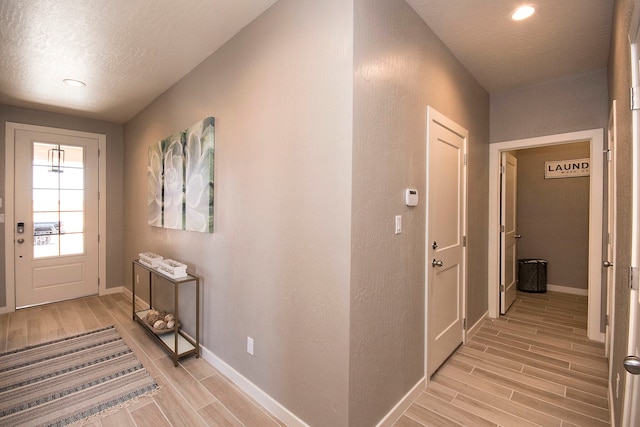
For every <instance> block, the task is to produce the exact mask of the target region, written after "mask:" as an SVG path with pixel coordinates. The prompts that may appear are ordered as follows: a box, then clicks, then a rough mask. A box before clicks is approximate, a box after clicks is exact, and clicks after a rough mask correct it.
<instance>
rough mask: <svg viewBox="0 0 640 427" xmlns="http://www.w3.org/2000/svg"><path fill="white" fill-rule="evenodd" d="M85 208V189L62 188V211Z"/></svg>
mask: <svg viewBox="0 0 640 427" xmlns="http://www.w3.org/2000/svg"><path fill="white" fill-rule="evenodd" d="M34 206H35V202H34ZM34 209H35V207H34ZM83 209H84V190H60V210H61V211H82V210H83Z"/></svg>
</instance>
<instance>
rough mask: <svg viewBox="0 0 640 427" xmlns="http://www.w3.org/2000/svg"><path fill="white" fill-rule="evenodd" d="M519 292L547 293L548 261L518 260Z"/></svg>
mask: <svg viewBox="0 0 640 427" xmlns="http://www.w3.org/2000/svg"><path fill="white" fill-rule="evenodd" d="M518 290H519V291H523V292H547V260H544V259H531V258H526V259H519V260H518Z"/></svg>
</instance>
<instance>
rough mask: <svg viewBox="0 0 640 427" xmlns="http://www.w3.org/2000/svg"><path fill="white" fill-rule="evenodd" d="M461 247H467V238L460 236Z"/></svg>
mask: <svg viewBox="0 0 640 427" xmlns="http://www.w3.org/2000/svg"><path fill="white" fill-rule="evenodd" d="M462 246H463V247H465V248H466V247H467V236H462Z"/></svg>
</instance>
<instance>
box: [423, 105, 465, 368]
mask: <svg viewBox="0 0 640 427" xmlns="http://www.w3.org/2000/svg"><path fill="white" fill-rule="evenodd" d="M429 117H430V119H429V135H428V147H427V153H428V154H427V155H428V163H427V164H428V168H429V169H428V172H427V175H428V176H427V180H428V191H429V201H428V203H429V204H428V228H427V230H428V231H427V233H428V234H427V250H426V253H427V260H426V262H427V265H426V271H427V272H428V273H427V274H428V283H427V299H428V303H427V310H428V313H427V329H428V331H427V336H428V337H427V340H428V341H427V368H426V369H427V378H429V377H431V375H432V374H433V373H434V372H435V371H436V369H438V368H439V367H440V365H442V363H443V362H444V361H445V360H446V359H447V357H449V356H450V355H451V353H453V352H454V351H455V350H456V348H457V347H458V346H459V345H460V344H461V343H462V342H463V339H464V327H463V318H464V313H463V301H464V280H465V257H464V243H463V241H464V230H465V228H464V227H465V191H466V185H465V170H464V153H465V144H466V138H467V135H466V131H465V130H464V129H462V128H459V127H458V126H457V125H455V123H453V122H451V121H449V120H448V119H446V117H444V116H441V115H439V114H438V113H437V112H435V111H433V110H432V109H430V110H429Z"/></svg>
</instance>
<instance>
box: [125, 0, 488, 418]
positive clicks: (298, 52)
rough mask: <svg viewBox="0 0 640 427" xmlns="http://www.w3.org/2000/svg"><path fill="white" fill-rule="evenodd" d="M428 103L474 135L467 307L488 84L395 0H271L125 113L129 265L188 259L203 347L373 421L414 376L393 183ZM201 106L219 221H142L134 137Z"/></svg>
mask: <svg viewBox="0 0 640 427" xmlns="http://www.w3.org/2000/svg"><path fill="white" fill-rule="evenodd" d="M354 8H355V12H354ZM354 75H355V79H354ZM428 105H432V106H434V107H435V108H436V109H438V110H439V111H440V112H442V113H443V114H445V115H447V116H449V117H450V118H451V119H453V120H455V121H457V122H458V123H459V124H461V125H462V126H464V127H466V128H467V129H469V131H470V134H471V137H470V142H469V153H470V158H471V160H470V163H471V164H472V165H473V164H475V165H477V166H476V167H470V168H469V206H470V207H469V218H470V221H469V242H470V247H469V295H468V304H469V305H468V313H469V318H470V321H471V323H473V322H474V321H475V320H477V319H479V318H480V317H481V316H482V314H483V313H484V312H486V310H487V293H486V292H487V286H486V271H487V259H486V249H485V248H486V243H487V235H486V222H487V191H488V190H487V174H486V170H485V168H484V167H482V165H483V164H485V163H486V162H487V161H488V145H487V144H488V140H489V129H488V123H489V96H488V94H487V93H486V92H485V91H484V90H483V89H482V88H481V87H480V86H479V85H478V83H477V82H476V81H475V80H474V79H473V78H472V77H471V76H470V74H469V73H468V72H467V71H466V70H465V69H464V67H462V65H460V63H458V61H457V60H456V59H455V58H454V57H453V56H452V55H451V54H450V53H449V52H448V50H447V49H446V48H445V47H444V46H443V45H442V43H441V42H440V41H439V40H438V39H437V37H435V35H434V34H433V33H432V32H431V31H430V30H429V29H428V28H427V27H426V25H425V24H424V22H423V21H422V20H421V19H420V18H419V17H418V16H417V15H416V14H415V13H414V12H413V10H412V9H411V8H409V6H408V5H407V4H406V3H405V2H404V1H402V0H394V1H392V2H389V1H381V0H358V1H356V2H355V3H351V2H344V1H341V0H331V1H327V2H312V1H293V0H281V1H279V2H278V3H276V4H275V5H274V6H273V7H272V8H271V9H269V10H268V11H267V12H266V13H265V14H263V15H262V16H260V17H259V18H258V19H256V20H255V21H254V22H253V23H252V24H251V25H249V26H248V27H247V28H245V29H244V30H242V31H241V32H240V33H238V34H237V35H236V36H235V37H234V38H233V39H231V40H230V41H229V42H228V43H227V44H226V45H225V46H223V47H222V48H221V49H220V50H219V51H217V52H215V53H214V54H213V55H212V56H211V57H209V58H208V59H207V60H205V61H204V62H203V63H202V64H201V65H200V66H198V67H197V68H196V69H194V70H193V71H192V72H191V73H190V74H189V75H188V76H187V77H186V78H184V79H183V80H181V81H180V82H179V83H178V84H176V85H175V86H174V87H173V88H171V89H170V90H169V91H167V92H166V93H165V94H163V95H162V96H160V97H159V98H158V99H156V101H154V102H153V103H152V104H151V105H150V106H149V107H148V108H146V109H145V110H144V111H143V112H141V113H140V114H139V115H138V116H137V117H135V118H134V119H133V120H131V121H130V122H129V123H127V124H126V125H125V141H126V149H127V156H126V158H125V180H126V182H127V183H128V185H127V186H126V187H125V206H126V210H127V211H128V212H132V214H131V215H127V217H126V224H125V230H126V233H125V234H126V244H125V254H126V256H125V260H124V264H123V266H124V268H125V270H126V274H125V277H128V275H129V274H130V271H131V270H130V269H131V266H130V260H131V259H133V258H135V257H136V256H137V254H138V252H141V251H144V250H153V251H156V252H158V253H161V254H163V255H165V256H169V257H174V258H176V259H179V260H183V261H185V262H187V263H188V264H189V266H190V268H191V269H194V270H195V271H196V272H197V273H198V274H200V275H202V276H203V277H204V281H205V283H204V291H203V313H204V314H203V318H202V332H203V343H204V345H205V346H206V347H207V348H208V349H209V350H211V351H212V352H214V353H215V354H216V355H217V356H219V357H220V358H222V359H223V360H224V361H225V362H226V363H228V364H230V365H231V366H232V367H233V368H234V369H236V370H237V371H239V372H240V373H241V374H243V375H244V376H245V377H247V378H248V379H249V380H250V381H252V382H253V383H255V384H256V385H257V386H259V387H260V388H261V389H263V390H264V391H265V392H267V393H268V394H269V395H271V396H272V397H274V398H275V399H276V400H278V401H279V402H280V403H282V404H283V405H285V406H286V407H287V408H288V409H289V410H291V411H292V412H293V413H295V414H296V415H297V416H299V417H301V418H302V419H303V420H305V421H306V422H308V423H310V424H311V425H317V426H323V425H326V426H329V425H330V426H341V425H342V426H344V425H371V424H375V423H376V422H378V421H379V420H380V418H381V417H382V416H384V415H385V414H386V413H387V412H388V411H389V410H390V409H391V408H392V407H393V406H394V405H395V404H396V403H397V401H398V400H399V399H400V398H402V397H403V396H404V395H405V394H406V393H407V392H408V391H409V390H410V388H411V387H412V386H413V385H415V383H416V382H417V381H419V380H420V378H421V377H422V375H423V365H424V355H423V349H424V286H425V283H424V272H425V271H424V245H425V243H424V239H425V237H424V225H425V224H424V220H425V202H424V200H425V199H424V198H423V199H422V200H423V201H422V203H421V205H420V206H419V207H417V208H415V209H409V208H407V207H406V206H405V205H404V204H403V202H402V190H403V189H404V188H406V187H409V186H415V187H416V188H418V189H419V190H420V192H421V194H423V195H424V194H425V176H426V169H425V141H426V108H427V106H428ZM208 115H213V116H214V117H215V118H216V172H215V174H216V176H215V180H216V183H215V186H216V195H215V204H216V207H215V214H216V219H215V228H216V231H215V233H214V234H212V235H207V234H198V233H190V232H179V231H172V230H164V229H157V228H152V227H149V226H148V225H147V224H146V218H145V215H144V214H142V215H140V214H133V213H135V212H145V200H146V164H147V147H148V146H149V145H150V144H152V143H154V142H156V141H157V140H159V139H161V138H163V137H165V136H167V135H170V134H172V133H173V132H175V131H176V130H179V129H182V128H184V127H186V126H188V125H190V124H192V123H194V122H196V121H198V120H200V119H202V118H203V117H205V116H208ZM396 214H402V215H404V228H405V231H404V233H403V234H402V235H400V236H395V235H394V234H393V218H394V216H395V215H396ZM187 303H189V301H187ZM189 327H190V325H187V328H189ZM191 327H192V326H191ZM247 336H251V337H252V338H253V339H254V341H255V355H254V356H253V357H251V356H249V355H248V354H247V353H246V351H245V349H246V344H245V343H246V337H247Z"/></svg>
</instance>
